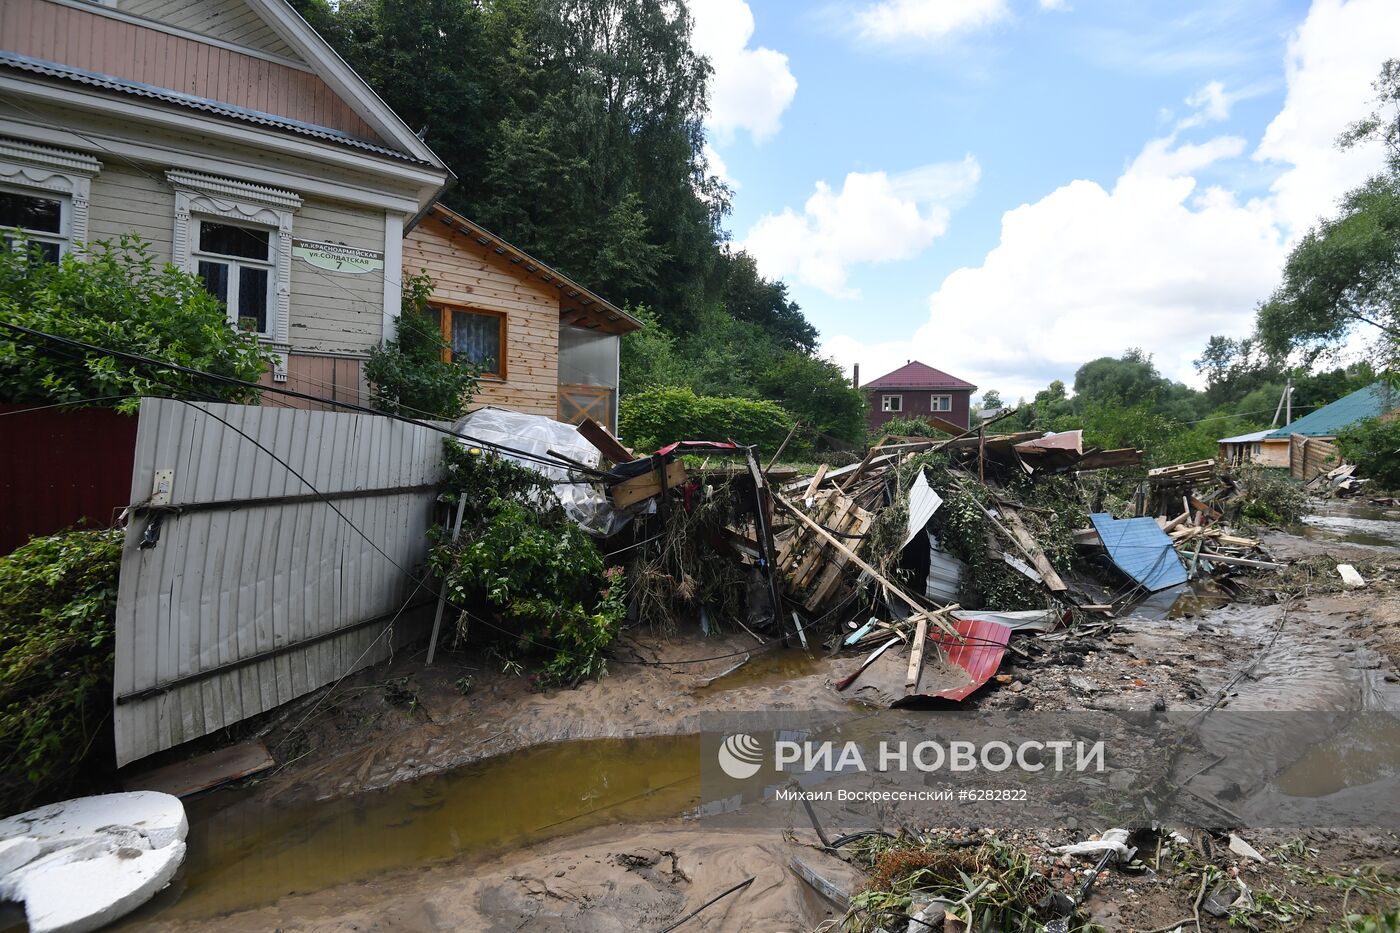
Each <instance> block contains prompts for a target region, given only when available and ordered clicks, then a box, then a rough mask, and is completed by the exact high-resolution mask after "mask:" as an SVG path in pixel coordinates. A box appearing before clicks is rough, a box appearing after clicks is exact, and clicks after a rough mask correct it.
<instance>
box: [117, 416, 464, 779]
mask: <svg viewBox="0 0 1400 933" xmlns="http://www.w3.org/2000/svg"><path fill="white" fill-rule="evenodd" d="M225 422H227V423H225ZM442 438H443V435H441V434H440V433H438V432H436V431H433V430H431V429H430V428H426V427H419V426H416V425H409V424H404V423H402V422H398V421H394V420H392V419H389V418H383V417H380V416H377V415H366V414H347V413H333V412H321V411H297V410H289V409H275V408H261V407H255V406H245V405H223V404H202V403H201V404H194V403H188V402H178V401H171V400H168V399H146V400H144V401H143V402H142V403H141V413H140V422H139V429H138V431H137V437H136V454H135V466H134V469H133V470H132V472H131V480H130V498H129V500H128V501H129V502H131V503H132V504H133V506H134V508H133V514H132V518H131V521H130V524H129V525H128V527H127V533H126V542H125V546H124V550H123V552H122V569H121V581H120V590H119V594H118V602H117V618H116V641H117V645H116V684H115V702H116V717H115V724H116V739H117V760H118V763H119V764H126V763H128V762H131V761H134V760H136V759H139V758H142V757H145V756H146V755H150V754H152V753H154V752H157V751H160V750H162V749H166V748H170V747H171V746H174V745H178V744H180V743H182V742H187V741H190V740H191V739H195V738H198V737H199V736H202V735H206V734H208V733H211V732H214V731H216V730H218V729H222V728H224V727H226V726H229V725H232V724H233V723H235V722H238V721H239V720H242V719H245V718H247V717H249V716H253V715H256V714H258V713H262V712H264V711H266V710H270V709H273V708H274V707H276V706H279V705H281V704H283V703H286V702H288V701H290V700H293V699H295V698H296V697H298V696H301V695H303V694H306V693H308V692H310V691H312V690H315V689H316V688H318V687H320V686H323V685H325V684H327V683H330V682H332V681H334V680H336V679H337V678H339V677H340V676H342V675H343V674H345V673H347V672H349V671H352V670H356V669H358V668H361V667H364V666H367V665H369V664H373V663H375V662H377V661H380V660H382V659H384V658H385V657H386V656H387V655H388V653H389V651H390V650H391V642H402V641H403V640H404V638H406V637H408V634H409V630H410V628H416V624H417V622H419V621H420V619H419V618H418V617H419V616H420V615H421V613H418V612H416V611H412V610H410V611H409V612H408V613H406V614H401V610H403V608H404V607H405V606H413V605H416V604H417V603H424V604H426V603H428V602H429V601H430V599H431V595H432V594H431V593H429V592H427V591H426V589H422V590H420V589H419V588H418V587H417V586H415V584H414V583H412V582H411V581H410V579H409V577H408V576H407V575H406V574H405V572H404V571H405V570H408V571H410V572H412V573H414V574H415V575H416V574H421V572H422V562H423V560H424V558H425V556H426V553H427V546H428V543H427V537H426V533H427V531H428V528H429V526H430V523H431V521H432V519H433V512H434V502H435V499H436V484H437V483H438V481H439V474H440V470H441V457H442V453H441V451H442V446H441V445H442ZM298 474H299V475H298ZM357 529H358V530H357ZM420 579H421V577H420ZM410 620H412V624H410ZM395 621H397V624H396V625H394V626H392V628H391V622H395Z"/></svg>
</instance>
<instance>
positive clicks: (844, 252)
mask: <svg viewBox="0 0 1400 933" xmlns="http://www.w3.org/2000/svg"><path fill="white" fill-rule="evenodd" d="M980 175H981V167H980V166H979V165H978V164H977V160H976V159H974V158H973V157H972V156H970V155H969V156H966V157H965V158H963V160H962V161H960V162H950V163H938V164H933V165H926V166H922V167H920V168H916V169H913V170H911V171H908V172H903V173H900V174H896V175H889V174H886V173H885V172H851V173H850V174H848V175H847V176H846V179H845V181H844V182H843V183H842V185H841V190H840V191H836V190H834V189H833V188H832V187H831V186H830V185H829V184H827V183H826V182H824V181H819V182H817V186H816V191H815V192H814V193H813V194H812V196H811V197H810V198H808V199H807V203H806V204H804V205H803V208H802V212H801V213H798V212H796V211H794V210H792V209H791V208H788V209H785V210H784V211H783V212H782V213H781V214H766V215H764V216H763V217H761V218H759V220H758V222H757V223H755V224H754V225H753V227H752V228H751V229H750V230H749V234H748V236H747V237H746V238H745V239H744V242H743V244H742V246H743V248H744V249H746V250H748V251H749V252H750V253H751V254H752V255H753V256H754V258H755V259H756V260H757V261H758V266H759V271H760V272H762V274H763V275H765V276H768V277H770V278H776V277H780V276H785V277H794V278H796V279H797V280H798V281H800V282H802V283H805V284H807V285H811V286H814V287H816V288H819V289H821V290H822V291H824V292H826V293H827V294H830V295H836V296H840V297H854V296H855V295H856V294H857V292H855V291H854V290H853V289H851V288H849V287H848V285H847V276H848V274H849V271H850V268H851V267H852V266H855V265H859V264H862V263H871V262H889V261H892V260H897V259H910V258H912V257H914V256H917V255H918V254H919V253H920V252H922V251H923V250H924V248H925V247H927V246H928V244H929V243H931V242H932V241H933V240H934V239H935V238H937V237H939V236H941V235H942V234H943V233H944V231H946V230H947V228H948V217H949V212H950V211H951V209H952V207H954V206H956V204H957V203H959V202H960V201H961V200H962V199H963V198H965V197H967V196H968V195H969V194H970V193H971V191H972V189H973V188H975V187H976V185H977V180H978V178H979V177H980Z"/></svg>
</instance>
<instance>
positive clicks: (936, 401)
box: [928, 394, 953, 414]
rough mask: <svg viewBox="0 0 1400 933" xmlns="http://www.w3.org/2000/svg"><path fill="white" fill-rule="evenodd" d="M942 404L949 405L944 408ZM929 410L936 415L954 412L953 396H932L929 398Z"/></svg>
mask: <svg viewBox="0 0 1400 933" xmlns="http://www.w3.org/2000/svg"><path fill="white" fill-rule="evenodd" d="M942 403H947V407H944V406H943V404H942ZM928 410H929V411H931V412H933V413H934V414H938V413H939V412H941V411H952V410H953V397H952V396H951V395H940V394H934V395H930V396H929V398H928Z"/></svg>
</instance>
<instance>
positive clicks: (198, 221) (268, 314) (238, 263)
mask: <svg viewBox="0 0 1400 933" xmlns="http://www.w3.org/2000/svg"><path fill="white" fill-rule="evenodd" d="M223 223H225V221H224V219H223V218H222V217H221V218H218V219H215V218H212V217H191V218H190V224H191V232H190V255H191V265H192V267H193V269H194V272H195V274H196V275H198V274H199V264H200V263H201V262H212V263H218V264H219V265H223V266H227V267H228V270H229V271H228V297H227V298H226V299H225V302H224V303H225V306H226V307H227V308H228V320H229V323H230V324H232V325H233V326H234V327H235V328H238V329H240V330H241V329H242V328H240V327H239V324H238V321H239V318H240V317H241V315H239V313H238V305H239V295H240V289H242V287H243V276H242V275H241V273H240V271H239V270H241V269H262V270H263V271H265V272H266V273H267V295H266V296H265V297H264V298H263V301H264V305H263V307H264V308H266V309H267V310H266V311H265V313H264V315H263V316H264V318H266V326H267V329H266V330H260V331H247V333H250V334H255V335H256V336H258V337H260V338H262V339H264V340H272V339H273V336H274V334H273V328H274V327H275V326H276V322H275V321H274V320H273V314H272V310H273V308H274V307H275V306H276V302H277V262H276V251H277V236H276V233H277V231H276V230H274V229H273V228H271V227H266V226H263V225H261V224H230V226H239V227H244V228H254V229H260V230H266V231H267V232H268V234H269V235H268V238H267V253H268V258H267V259H249V258H248V257H246V256H230V255H228V254H226V253H210V252H206V251H205V250H202V249H200V247H199V241H200V228H201V227H202V226H203V225H204V224H223Z"/></svg>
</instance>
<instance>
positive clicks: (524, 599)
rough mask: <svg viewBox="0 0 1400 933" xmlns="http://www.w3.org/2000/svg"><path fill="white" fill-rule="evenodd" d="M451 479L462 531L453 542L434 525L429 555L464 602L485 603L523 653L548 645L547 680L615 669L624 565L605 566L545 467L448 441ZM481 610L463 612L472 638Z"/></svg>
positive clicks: (462, 622)
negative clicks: (611, 651)
mask: <svg viewBox="0 0 1400 933" xmlns="http://www.w3.org/2000/svg"><path fill="white" fill-rule="evenodd" d="M443 448H444V450H445V451H446V458H447V476H446V479H445V480H444V486H445V488H446V489H447V491H448V493H447V497H448V499H449V500H451V501H452V502H453V503H454V505H455V502H456V500H457V497H459V496H466V502H467V506H466V510H465V511H464V513H463V517H462V532H461V536H460V537H459V538H458V540H457V541H456V542H455V543H453V542H452V541H451V539H450V536H449V535H448V534H447V532H446V530H445V529H442V528H437V529H435V530H434V538H435V544H434V547H433V549H432V552H431V554H430V556H429V565H430V566H431V567H432V569H433V572H434V573H435V574H437V575H438V577H439V578H440V579H442V580H443V582H444V585H445V586H446V588H447V592H448V595H449V597H450V598H451V599H452V601H453V602H455V603H456V604H457V605H459V606H471V607H483V608H482V609H481V610H478V611H479V612H480V614H481V615H483V616H490V618H489V619H487V620H486V621H487V622H489V623H491V625H492V626H493V627H494V628H495V629H496V630H497V631H499V632H503V633H507V634H509V635H511V636H512V637H513V638H514V639H515V640H516V642H517V645H516V647H517V648H518V649H519V651H520V653H522V654H532V653H537V651H536V650H537V649H541V648H543V649H544V650H545V651H546V653H547V654H548V659H547V660H546V661H545V662H544V665H543V667H542V670H541V672H540V673H541V676H542V679H543V680H544V681H545V682H546V683H550V684H556V685H573V684H576V683H578V682H579V681H580V680H582V679H584V678H586V677H596V676H599V675H601V674H603V673H604V672H605V670H606V667H605V664H604V660H603V655H602V652H603V649H605V648H606V647H607V646H608V645H609V644H610V643H611V642H612V640H613V639H614V638H615V637H616V636H617V631H618V625H619V623H620V622H621V620H622V617H623V615H624V614H625V611H626V607H625V604H624V602H623V595H622V594H623V586H622V582H621V578H620V576H618V573H619V571H606V572H605V570H604V563H603V556H602V554H601V553H600V552H599V550H598V547H597V545H596V544H594V543H593V540H592V539H591V538H589V537H588V535H587V534H585V533H584V532H583V531H582V530H581V529H580V528H579V527H578V526H577V525H575V524H574V523H573V522H572V521H570V520H569V518H568V517H567V516H566V515H565V514H564V510H563V508H562V507H561V506H560V505H559V500H558V498H557V497H556V496H555V494H554V489H553V486H552V485H551V484H550V483H549V481H548V480H546V479H545V478H544V477H543V476H541V475H540V474H539V473H536V472H535V471H533V470H528V469H526V468H524V467H522V466H519V465H517V464H515V463H512V462H510V461H508V460H503V459H501V458H500V457H497V456H495V455H493V454H484V453H475V454H473V453H471V452H470V451H468V450H467V449H466V448H464V447H462V445H460V444H458V443H456V442H455V441H451V440H448V441H444V442H443ZM472 621H473V620H472V619H471V618H470V617H468V616H467V615H466V614H462V615H461V616H460V617H459V619H458V621H457V630H458V633H459V635H460V636H462V637H463V638H465V637H466V635H467V634H468V632H469V630H470V628H471V624H472Z"/></svg>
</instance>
